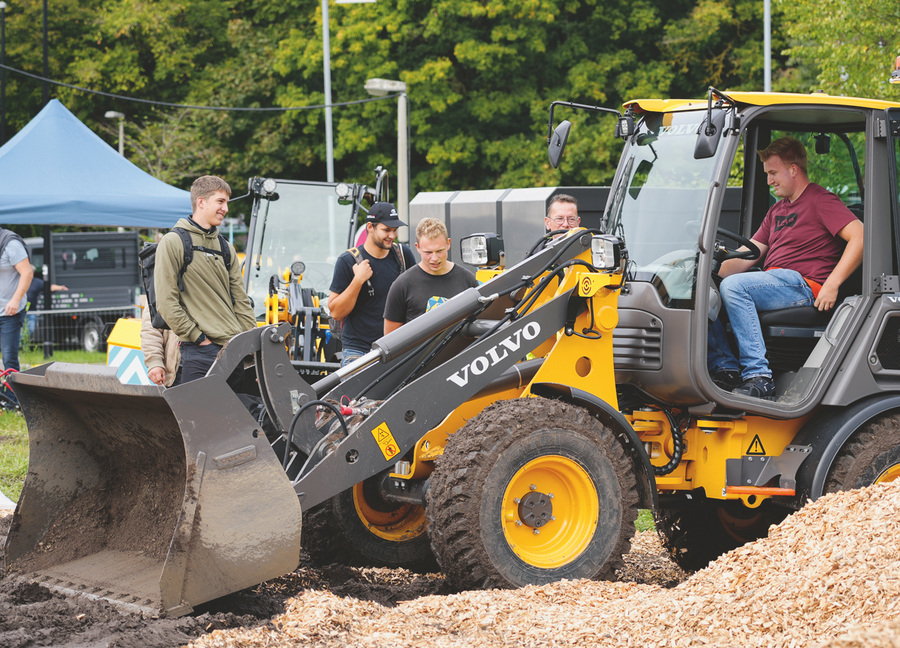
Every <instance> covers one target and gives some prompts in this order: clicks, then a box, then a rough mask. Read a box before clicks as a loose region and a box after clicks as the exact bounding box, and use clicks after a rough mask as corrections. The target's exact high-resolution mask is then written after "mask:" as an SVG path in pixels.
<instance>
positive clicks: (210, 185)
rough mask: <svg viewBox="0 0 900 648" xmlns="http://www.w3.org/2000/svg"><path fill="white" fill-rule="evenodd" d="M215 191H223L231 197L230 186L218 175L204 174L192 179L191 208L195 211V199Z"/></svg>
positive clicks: (207, 195)
mask: <svg viewBox="0 0 900 648" xmlns="http://www.w3.org/2000/svg"><path fill="white" fill-rule="evenodd" d="M217 191H224V192H225V193H226V194H228V197H229V198H230V197H231V187H230V186H228V183H227V182H225V181H224V180H222V178H220V177H219V176H214V175H205V176H200V177H199V178H197V179H196V180H194V184H192V185H191V209H192V210H194V211H197V199H198V198H203V199H204V200H205V199H207V198H209V197H210V196H212V195H213V194H214V193H216V192H217Z"/></svg>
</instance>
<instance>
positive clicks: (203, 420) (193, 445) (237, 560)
mask: <svg viewBox="0 0 900 648" xmlns="http://www.w3.org/2000/svg"><path fill="white" fill-rule="evenodd" d="M12 382H13V383H14V386H13V388H14V390H15V392H16V395H17V396H18V398H19V402H20V403H21V406H22V411H23V413H24V414H25V420H26V423H27V425H28V435H29V453H30V454H29V466H28V474H27V476H26V479H25V485H24V487H23V490H22V494H21V497H20V499H19V502H18V506H17V507H16V512H15V515H14V518H13V522H12V526H11V528H10V532H9V536H8V539H7V544H6V551H5V568H6V572H7V574H15V575H16V577H18V578H23V579H28V580H33V581H37V582H40V583H41V584H42V585H45V586H47V587H49V588H51V589H54V590H57V591H63V592H66V593H79V594H82V595H85V596H90V597H98V598H103V599H107V600H109V601H111V602H113V603H115V604H117V605H119V606H122V607H125V608H128V609H132V610H136V611H141V612H145V613H152V614H163V615H168V616H177V615H180V614H186V613H188V612H190V611H191V610H192V608H193V607H194V606H196V605H198V604H200V603H203V602H205V601H209V600H211V599H214V598H217V597H219V596H223V595H225V594H229V593H231V592H235V591H238V590H241V589H244V588H246V587H249V586H252V585H255V584H257V583H260V582H263V581H265V580H268V579H270V578H274V577H277V576H281V575H283V574H285V573H288V572H291V571H293V570H294V569H295V568H296V566H297V564H298V562H299V553H300V526H301V512H300V504H299V501H298V499H297V495H296V493H295V492H294V490H293V488H292V486H291V483H290V481H289V480H288V478H287V476H286V475H285V474H284V471H283V470H282V468H281V464H280V462H279V461H278V459H277V457H276V456H275V453H274V452H273V451H272V449H271V447H270V446H269V444H268V442H267V441H266V437H265V434H264V433H263V431H262V430H261V429H260V427H259V426H258V425H257V423H256V421H255V420H254V419H253V417H251V416H250V414H249V413H248V412H247V410H246V408H245V407H244V406H243V405H242V404H241V402H240V401H239V400H238V398H237V397H236V396H235V394H234V392H233V391H232V390H231V389H230V388H229V387H228V386H227V384H226V383H225V381H224V380H223V379H222V378H221V377H220V376H218V375H209V376H207V377H205V378H202V379H200V380H197V381H194V382H191V383H188V384H185V385H182V386H179V387H175V388H172V389H167V390H164V389H162V388H160V387H156V386H140V385H123V384H121V383H120V382H119V381H118V379H117V378H116V373H115V369H114V368H112V367H106V366H92V365H75V364H63V363H52V364H49V365H44V366H41V367H37V368H35V369H32V370H29V371H26V372H22V373H20V374H18V375H16V376H15V378H14V379H13V381H12Z"/></svg>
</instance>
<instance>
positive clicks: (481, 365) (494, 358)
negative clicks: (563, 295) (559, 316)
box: [447, 322, 541, 387]
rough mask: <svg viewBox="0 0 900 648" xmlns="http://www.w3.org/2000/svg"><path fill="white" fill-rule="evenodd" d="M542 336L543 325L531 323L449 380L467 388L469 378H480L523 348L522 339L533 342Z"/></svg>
mask: <svg viewBox="0 0 900 648" xmlns="http://www.w3.org/2000/svg"><path fill="white" fill-rule="evenodd" d="M540 334H541V325H540V324H538V323H537V322H529V323H528V324H526V325H525V326H524V327H522V328H521V329H519V330H518V331H516V332H515V333H513V334H512V335H509V336H507V337H505V338H503V339H502V340H500V342H499V343H498V344H495V345H494V346H492V347H491V348H490V349H488V350H487V351H485V352H484V354H483V355H480V356H478V357H477V358H475V359H474V360H472V362H470V363H469V364H467V365H466V366H464V367H463V368H462V369H460V370H459V371H457V372H455V373H453V374H451V375H449V376H447V380H448V381H450V382H452V383H453V384H454V385H456V386H457V387H465V386H466V385H468V384H469V376H470V375H473V376H480V375H481V374H483V373H484V372H485V371H487V370H488V369H490V368H491V367H493V366H494V365H495V364H497V363H498V362H500V361H501V360H503V359H505V358H508V357H509V354H510V353H515V352H516V351H518V350H519V349H520V348H521V347H522V339H523V338H524V339H525V340H533V339H535V338H536V337H537V336H538V335H540Z"/></svg>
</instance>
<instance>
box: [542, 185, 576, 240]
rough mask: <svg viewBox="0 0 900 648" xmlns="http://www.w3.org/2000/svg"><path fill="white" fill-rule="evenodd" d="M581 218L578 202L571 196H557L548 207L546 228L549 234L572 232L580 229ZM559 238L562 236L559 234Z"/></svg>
mask: <svg viewBox="0 0 900 648" xmlns="http://www.w3.org/2000/svg"><path fill="white" fill-rule="evenodd" d="M580 223H581V218H580V217H579V216H578V201H577V200H575V197H574V196H570V195H569V194H556V195H555V196H553V198H551V199H550V204H549V205H548V206H547V215H546V216H545V217H544V226H545V227H546V228H547V231H548V232H556V231H559V230H566V231H568V230H570V229H574V228H576V227H578V225H579V224H580ZM558 236H562V234H559V235H558Z"/></svg>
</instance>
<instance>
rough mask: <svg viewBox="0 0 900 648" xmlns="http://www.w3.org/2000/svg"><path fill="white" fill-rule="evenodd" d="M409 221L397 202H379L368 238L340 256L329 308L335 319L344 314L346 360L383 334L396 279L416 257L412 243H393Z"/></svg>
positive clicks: (370, 217)
mask: <svg viewBox="0 0 900 648" xmlns="http://www.w3.org/2000/svg"><path fill="white" fill-rule="evenodd" d="M404 225H405V223H404V222H403V221H402V220H400V218H399V216H398V215H397V208H396V207H394V205H392V204H391V203H386V202H378V203H375V204H374V205H372V208H371V209H370V210H369V214H368V216H367V217H366V241H365V243H363V245H362V246H361V247H358V248H353V249H351V250H347V251H346V252H344V253H343V254H341V255H340V256H339V257H338V258H337V262H336V263H335V266H334V276H333V277H332V280H331V289H330V290H331V292H330V294H329V295H328V310H329V312H330V313H331V317H332V318H333V319H335V320H343V322H342V329H341V342H342V345H343V355H342V358H341V364H342V365H346V364H349V363H350V362H352V361H353V360H356V359H357V358H359V357H360V356H362V355H364V354H366V353H368V352H369V350H371V348H372V343H373V342H374V341H375V340H377V339H378V338H380V337H381V336H382V333H383V328H384V325H383V322H382V314H383V313H384V304H385V301H386V300H387V295H388V291H389V290H390V288H391V284H393V283H394V281H395V280H396V279H397V277H399V276H400V273H401V272H402V271H403V270H404V269H405V268H409V267H411V266H412V265H413V264H414V263H415V262H416V260H415V259H414V258H413V255H412V251H411V250H410V249H409V248H408V247H407V246H405V245H401V244H395V243H394V241H395V240H396V239H397V229H398V228H399V227H402V226H404ZM401 255H403V257H402V259H401Z"/></svg>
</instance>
